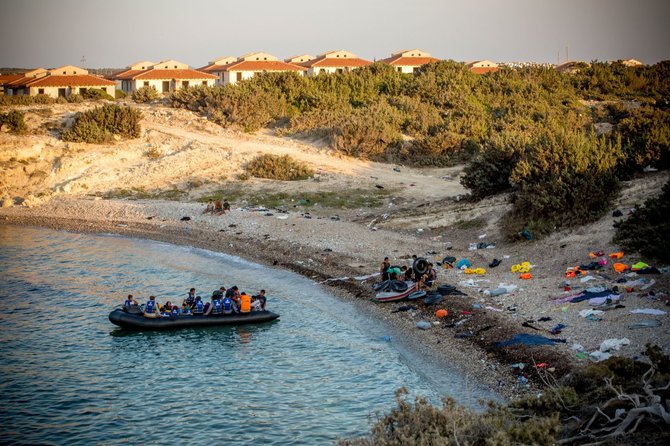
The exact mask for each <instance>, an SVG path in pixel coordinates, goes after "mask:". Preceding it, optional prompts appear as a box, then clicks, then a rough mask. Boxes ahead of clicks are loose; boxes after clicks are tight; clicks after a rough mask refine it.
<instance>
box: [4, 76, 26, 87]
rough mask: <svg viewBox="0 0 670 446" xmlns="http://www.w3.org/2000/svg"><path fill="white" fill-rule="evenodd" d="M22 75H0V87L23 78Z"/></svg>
mask: <svg viewBox="0 0 670 446" xmlns="http://www.w3.org/2000/svg"><path fill="white" fill-rule="evenodd" d="M23 77H24V75H23V74H0V85H7V84H9V83H10V82H14V81H17V80H19V79H21V78H23Z"/></svg>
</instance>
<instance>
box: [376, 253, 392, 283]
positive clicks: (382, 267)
mask: <svg viewBox="0 0 670 446" xmlns="http://www.w3.org/2000/svg"><path fill="white" fill-rule="evenodd" d="M390 267H391V262H390V261H389V258H388V257H384V260H383V261H382V263H381V265H379V272H380V273H381V275H382V280H389V273H388V269H389V268H390Z"/></svg>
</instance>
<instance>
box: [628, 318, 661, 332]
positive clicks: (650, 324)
mask: <svg viewBox="0 0 670 446" xmlns="http://www.w3.org/2000/svg"><path fill="white" fill-rule="evenodd" d="M660 326H661V321H659V320H656V319H645V320H643V321H640V322H635V323H634V324H630V325H629V326H628V328H629V329H631V330H637V329H640V328H655V327H660Z"/></svg>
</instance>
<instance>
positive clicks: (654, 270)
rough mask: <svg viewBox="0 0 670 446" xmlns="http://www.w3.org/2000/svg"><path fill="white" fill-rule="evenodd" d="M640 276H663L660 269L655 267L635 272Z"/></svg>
mask: <svg viewBox="0 0 670 446" xmlns="http://www.w3.org/2000/svg"><path fill="white" fill-rule="evenodd" d="M635 272H636V273H638V274H661V272H660V271H659V270H658V268H656V267H653V266H648V267H647V268H642V269H638V270H636V271H635Z"/></svg>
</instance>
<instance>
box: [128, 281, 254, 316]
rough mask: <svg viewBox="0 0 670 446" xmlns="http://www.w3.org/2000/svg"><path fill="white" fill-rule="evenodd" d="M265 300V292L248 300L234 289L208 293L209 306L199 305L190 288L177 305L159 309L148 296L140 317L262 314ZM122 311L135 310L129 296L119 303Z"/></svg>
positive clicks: (206, 303) (135, 303)
mask: <svg viewBox="0 0 670 446" xmlns="http://www.w3.org/2000/svg"><path fill="white" fill-rule="evenodd" d="M266 303H267V297H266V296H265V290H260V292H259V293H258V294H257V295H254V296H250V295H249V294H247V293H246V292H244V291H242V292H240V291H239V289H238V288H237V286H233V287H231V288H229V289H226V288H225V287H223V286H222V287H221V288H219V289H218V290H216V291H214V292H213V293H212V297H211V300H210V302H203V300H202V298H201V297H200V296H196V292H195V288H191V289H190V290H189V292H188V294H187V295H186V298H184V300H183V301H182V303H181V305H178V304H173V303H172V302H170V301H167V302H165V304H163V305H161V304H159V303H158V301H156V296H150V297H149V300H148V301H147V303H146V305H145V306H144V311H143V314H144V316H145V317H148V318H157V317H175V316H182V315H183V316H222V315H229V314H238V313H250V312H252V311H265V305H266ZM123 306H124V308H132V307H139V304H138V302H137V301H136V300H135V299H134V298H133V295H132V294H129V295H128V297H127V298H126V300H125V301H124V302H123Z"/></svg>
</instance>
